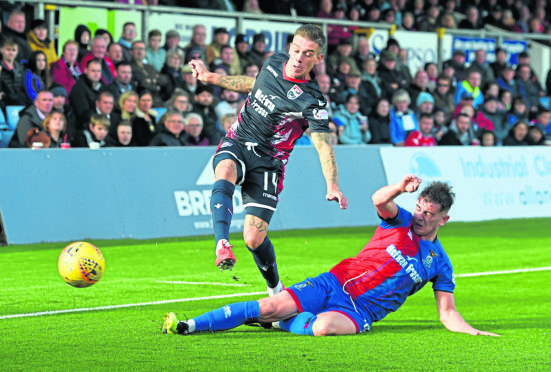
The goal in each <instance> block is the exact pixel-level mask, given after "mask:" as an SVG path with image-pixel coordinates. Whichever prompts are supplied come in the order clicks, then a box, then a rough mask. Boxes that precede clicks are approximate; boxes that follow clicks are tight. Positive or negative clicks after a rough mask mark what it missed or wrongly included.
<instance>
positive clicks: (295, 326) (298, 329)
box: [279, 312, 317, 336]
mask: <svg viewBox="0 0 551 372" xmlns="http://www.w3.org/2000/svg"><path fill="white" fill-rule="evenodd" d="M316 319H317V316H316V315H314V314H312V313H308V312H303V313H300V314H298V315H297V316H294V317H292V318H291V319H287V320H282V321H281V322H279V328H281V329H283V330H285V331H287V332H291V333H296V334H297V335H307V336H313V335H314V331H313V330H312V326H313V325H314V322H315V321H316Z"/></svg>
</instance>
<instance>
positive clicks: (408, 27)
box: [401, 12, 417, 32]
mask: <svg viewBox="0 0 551 372" xmlns="http://www.w3.org/2000/svg"><path fill="white" fill-rule="evenodd" d="M415 27H416V25H415V17H414V16H413V13H411V12H405V13H404V14H403V16H402V27H401V29H402V30H404V31H411V32H414V31H417V29H416V28H415Z"/></svg>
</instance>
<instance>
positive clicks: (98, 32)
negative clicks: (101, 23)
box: [94, 28, 113, 45]
mask: <svg viewBox="0 0 551 372" xmlns="http://www.w3.org/2000/svg"><path fill="white" fill-rule="evenodd" d="M96 36H101V37H102V38H103V39H104V40H105V45H111V44H113V36H112V35H111V33H110V32H109V31H107V30H106V29H104V28H98V29H96V31H95V32H94V37H96Z"/></svg>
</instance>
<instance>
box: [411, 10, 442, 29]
mask: <svg viewBox="0 0 551 372" xmlns="http://www.w3.org/2000/svg"><path fill="white" fill-rule="evenodd" d="M439 17H440V8H439V7H438V5H431V6H430V7H429V9H428V10H427V13H426V16H425V17H424V18H423V19H422V20H421V22H419V24H418V26H417V29H418V30H419V31H423V32H435V31H436V29H437V28H438V20H439Z"/></svg>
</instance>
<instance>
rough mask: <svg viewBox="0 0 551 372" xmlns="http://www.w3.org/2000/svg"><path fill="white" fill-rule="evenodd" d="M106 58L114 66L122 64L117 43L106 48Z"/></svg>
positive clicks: (120, 49)
mask: <svg viewBox="0 0 551 372" xmlns="http://www.w3.org/2000/svg"><path fill="white" fill-rule="evenodd" d="M106 55H107V57H108V58H109V59H110V60H111V62H113V64H114V65H115V66H116V65H117V64H118V63H119V62H123V60H124V59H123V56H122V47H121V45H120V44H119V43H111V44H109V46H108V47H107V54H106Z"/></svg>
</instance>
